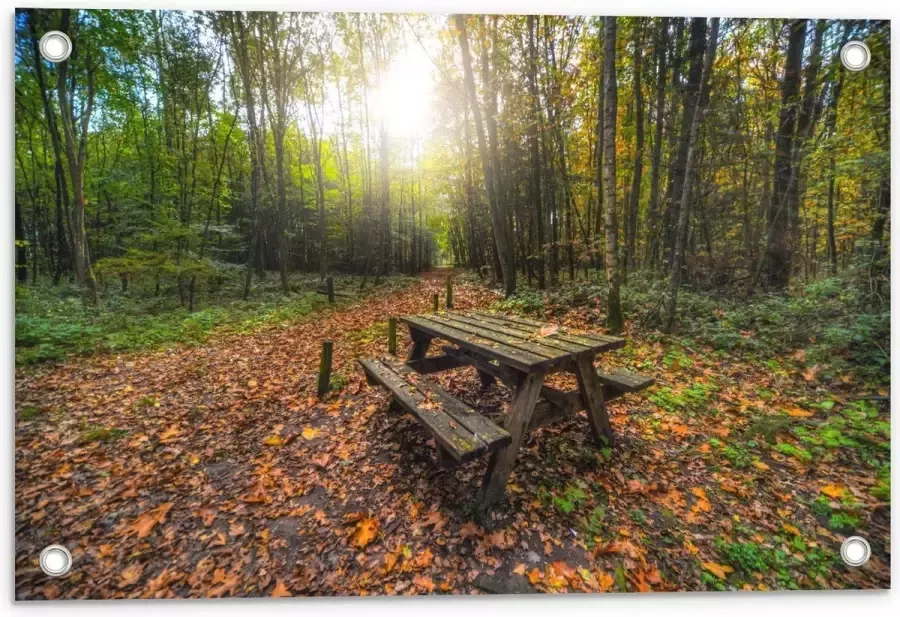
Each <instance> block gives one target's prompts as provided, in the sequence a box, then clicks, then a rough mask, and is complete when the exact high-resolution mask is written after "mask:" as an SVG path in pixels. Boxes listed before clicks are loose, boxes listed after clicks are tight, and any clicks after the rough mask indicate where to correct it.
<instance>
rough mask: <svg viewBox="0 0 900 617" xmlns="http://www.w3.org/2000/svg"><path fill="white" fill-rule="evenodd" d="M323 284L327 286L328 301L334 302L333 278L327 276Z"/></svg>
mask: <svg viewBox="0 0 900 617" xmlns="http://www.w3.org/2000/svg"><path fill="white" fill-rule="evenodd" d="M325 284H326V285H327V286H328V301H329V302H331V303H334V279H333V278H331V277H330V276H329V277H328V278H327V279H325Z"/></svg>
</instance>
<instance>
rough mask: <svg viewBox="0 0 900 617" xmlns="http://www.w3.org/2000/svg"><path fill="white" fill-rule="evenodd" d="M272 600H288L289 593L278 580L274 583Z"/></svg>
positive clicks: (285, 586)
mask: <svg viewBox="0 0 900 617" xmlns="http://www.w3.org/2000/svg"><path fill="white" fill-rule="evenodd" d="M272 597H273V598H290V597H291V592H290V590H288V588H287V585H285V584H284V581H283V580H281V579H280V578H279V579H278V580H277V581H275V589H273V590H272Z"/></svg>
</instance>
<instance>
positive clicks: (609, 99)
mask: <svg viewBox="0 0 900 617" xmlns="http://www.w3.org/2000/svg"><path fill="white" fill-rule="evenodd" d="M604 25H605V28H606V35H605V44H606V50H605V52H604V54H603V83H604V87H605V89H606V96H605V99H606V101H605V102H606V105H605V107H606V108H605V110H604V113H605V114H606V118H605V119H604V125H603V130H604V133H605V135H604V148H605V150H606V151H605V152H604V159H605V160H604V161H603V163H604V167H603V183H604V184H605V185H606V287H607V297H606V300H607V307H606V311H607V314H606V325H607V327H608V328H609V331H610V332H612V333H613V334H616V333H618V332H621V331H622V326H623V325H624V324H623V318H622V306H621V302H620V301H619V271H618V255H617V252H618V246H617V234H618V226H617V223H616V111H617V105H618V98H617V92H616V18H615V17H606V18H604Z"/></svg>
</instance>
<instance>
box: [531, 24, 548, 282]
mask: <svg viewBox="0 0 900 617" xmlns="http://www.w3.org/2000/svg"><path fill="white" fill-rule="evenodd" d="M535 56H536V54H535V48H534V15H529V16H528V93H529V95H530V97H531V122H529V124H528V153H529V156H530V158H531V178H530V180H531V182H530V185H529V190H530V192H531V201H532V203H533V204H534V209H535V227H536V230H537V247H536V248H537V250H536V256H535V260H534V268H535V270H536V271H537V282H538V289H544V288H545V287H546V286H547V281H546V275H545V272H544V211H543V207H542V204H541V154H540V144H539V143H538V131H539V127H540V122H541V110H540V104H541V103H540V99H539V98H538V89H537V60H536V57H535Z"/></svg>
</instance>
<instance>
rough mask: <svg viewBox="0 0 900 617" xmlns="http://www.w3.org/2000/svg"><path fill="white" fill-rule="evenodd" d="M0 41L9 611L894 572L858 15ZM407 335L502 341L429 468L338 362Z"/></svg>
mask: <svg viewBox="0 0 900 617" xmlns="http://www.w3.org/2000/svg"><path fill="white" fill-rule="evenodd" d="M15 27H16V63H15V70H16V149H15V159H16V192H15V214H16V288H15V294H16V350H15V352H16V375H15V381H16V408H15V438H16V441H15V446H16V447H15V450H16V451H15V456H16V463H15V473H16V476H15V480H16V482H15V498H16V506H15V514H16V518H15V523H16V529H15V535H16V563H15V589H16V592H15V593H16V598H17V599H22V600H32V599H49V600H52V599H76V598H97V599H99V598H175V597H198V598H210V597H214V598H221V597H232V596H243V597H247V596H274V597H287V596H303V595H413V594H497V593H568V592H646V591H701V590H709V591H726V590H748V591H749V590H759V591H764V590H790V589H850V588H854V589H855V588H886V587H889V586H890V559H891V556H890V522H891V491H890V472H891V462H890V461H891V450H890V439H891V425H890V394H889V390H890V377H889V376H890V351H891V350H890V345H889V339H890V280H889V267H888V266H889V260H890V220H891V219H890V113H889V110H890V27H889V23H888V22H883V21H877V20H825V19H786V20H776V19H737V18H728V19H724V18H723V19H719V18H705V17H592V16H559V15H554V16H550V15H539V16H534V15H404V14H377V13H376V14H362V13H360V14H350V13H347V14H344V13H264V12H231V11H131V10H74V9H72V10H70V9H53V10H44V9H20V10H19V11H17V13H16V21H15ZM50 29H58V30H59V31H61V32H63V33H65V34H66V35H67V36H68V37H69V39H70V40H71V42H72V44H73V51H72V55H71V56H70V57H69V58H68V59H65V60H63V61H61V62H58V63H53V62H48V61H47V60H45V59H43V58H42V57H41V55H40V54H41V52H40V40H41V37H42V36H43V33H45V32H46V31H48V30H50ZM853 41H858V42H864V43H865V45H866V46H867V47H866V49H868V50H870V51H871V63H870V65H869V66H868V67H866V68H865V70H850V69H847V68H845V67H844V65H843V64H842V60H841V52H842V49H843V48H844V46H845V45H847V44H848V42H853ZM451 297H452V309H453V310H454V311H455V312H450V311H449V310H448V309H450V308H451V306H450V304H451V302H450V301H449V299H450V298H451ZM461 311H462V312H464V311H472V312H471V313H460V312H461ZM485 312H487V313H485ZM485 314H488V315H490V314H493V315H494V316H493V317H490V316H488V317H486V318H485V317H484V315H485ZM492 319H493V321H491V320H492ZM467 320H468V321H467ZM398 323H399V326H398V327H397V329H396V333H397V335H399V336H398V340H397V350H396V358H389V357H388V356H390V355H391V354H390V353H389V338H390V334H389V333H393V332H394V330H393V328H394V326H396V325H397V324H398ZM389 324H393V325H389ZM416 324H418V326H416ZM416 327H418V328H419V329H418V330H417V329H416ZM423 328H432V330H430V332H432V334H434V333H435V332H438V333H439V332H440V331H444V332H445V334H446V336H445V338H444V339H441V337H440V336H439V335H437V334H435V335H434V340H435V341H436V342H441V341H443V342H451V341H450V340H449V339H451V338H453V339H455V340H456V341H457V342H458V341H463V343H467V344H470V347H474V348H480V349H482V350H484V351H485V352H486V353H488V354H489V355H490V354H492V353H494V354H495V355H497V354H499V352H497V349H498V348H499V347H503V346H505V348H506V349H507V352H508V353H507V357H508V359H510V361H511V363H510V364H509V366H505V365H503V364H502V363H499V362H497V361H492V362H493V363H487V364H486V363H484V362H482V363H481V364H478V362H475V361H471V359H470V360H468V362H469V363H470V365H467V366H459V365H458V364H459V363H461V362H462V360H460V358H459V357H455V362H452V363H451V362H450V361H449V360H451V359H453V358H442V359H440V360H439V361H440V362H445V363H446V367H447V370H442V371H441V372H434V373H433V374H429V375H428V379H429V380H430V382H429V383H431V384H434V386H423V388H432V387H437V386H439V387H440V388H442V389H443V391H445V392H446V393H448V394H449V395H450V396H452V397H453V398H454V399H456V400H458V401H459V402H460V404H461V405H464V406H469V407H471V408H472V409H474V410H477V412H478V414H482V415H483V416H484V418H485V419H486V420H485V422H486V423H485V424H483V426H487V427H488V428H490V429H491V430H493V431H494V438H493V440H487V441H484V442H483V443H482V442H477V440H475V441H473V443H474V444H475V446H478V447H479V448H480V446H482V445H483V446H484V448H480V449H478V450H477V452H475V450H474V447H475V446H473V450H472V451H471V452H469V451H466V450H465V449H464V448H463V446H459V444H457V446H459V447H458V448H457V449H456V450H453V453H454V454H455V455H456V461H449V460H448V459H447V457H446V456H445V455H446V454H447V453H448V452H450V451H451V450H452V448H450V449H448V447H447V445H448V444H447V443H440V442H439V441H440V440H437V441H436V440H435V439H433V438H431V436H430V434H429V432H427V431H426V430H423V424H422V422H417V421H416V414H415V413H413V414H412V415H411V414H409V413H404V412H403V411H401V410H398V409H397V407H398V404H397V400H398V399H397V397H396V396H395V397H394V400H393V401H392V397H391V395H389V394H388V393H387V392H385V391H384V389H383V388H381V387H378V386H377V385H373V384H371V383H367V380H366V375H365V374H364V371H363V370H362V369H361V367H360V364H359V360H367V361H369V362H370V364H368V367H369V370H370V372H371V371H373V370H375V369H373V368H372V367H375V368H377V366H376V364H373V363H372V361H373V360H375V359H381V360H378V362H381V361H382V360H385V359H388V360H390V361H391V362H395V361H396V363H397V366H398V367H399V369H398V370H399V371H401V372H402V371H406V368H404V366H405V367H407V368H411V367H415V366H419V367H421V366H422V361H424V360H432V361H433V358H430V357H429V358H423V357H422V355H423V354H424V351H425V349H427V347H428V345H429V344H430V343H431V338H428V340H427V341H423V339H422V338H421V337H423V334H422V333H423V332H425V331H426V330H424V329H423ZM435 328H436V329H435ZM529 329H531V330H536V331H535V332H531V331H530V330H529ZM416 332H418V334H416ZM429 336H430V335H429ZM417 337H418V338H417ZM491 337H493V338H491ZM553 337H556V338H553ZM327 341H330V342H331V343H332V347H331V349H332V351H333V355H332V356H329V354H330V353H331V352H328V353H327V354H325V355H326V357H331V372H330V374H329V373H328V372H327V371H324V370H323V368H322V366H321V365H320V357H321V355H322V350H323V343H325V342H327ZM598 341H606V342H607V343H609V344H608V345H607V347H606V348H604V349H605V350H611V349H613V347H614V348H615V352H614V353H610V354H608V355H606V354H604V355H598V354H599V352H598V350H599V349H600V348H601V345H599V344H598V343H597V342H598ZM592 345H593V346H592ZM435 347H438V348H440V347H441V345H435ZM451 347H452V346H451ZM585 349H587V350H588V351H585ZM445 350H446V348H445ZM459 351H460V350H459V349H456V350H454V349H450V350H449V351H446V355H448V356H449V355H452V354H453V353H458V352H459ZM560 351H565V352H566V353H571V357H569V356H565V355H564V354H559V353H557V352H560ZM541 354H545V355H543V356H542V355H541ZM548 354H549V355H548ZM500 355H502V354H500ZM551 356H552V357H551ZM557 356H558V357H557ZM523 358H525V359H526V360H527V359H528V358H532V359H533V360H534V362H531V361H527V362H526V361H525V360H522V359H523ZM407 359H408V362H406V363H405V364H404V363H403V360H407ZM482 360H483V359H482ZM520 360H521V362H520ZM595 360H596V366H595V364H594V361H595ZM456 361H458V362H456ZM416 362H419V364H418V365H417V364H416ZM552 362H559V363H563V362H570V364H572V365H573V366H577V371H574V372H572V374H565V375H563V374H562V371H560V372H559V373H556V374H549V373H548V374H547V375H545V374H544V373H540V380H543V379H544V377H545V376H546V377H547V380H548V381H547V384H549V385H550V386H552V387H553V388H558V389H559V391H560V392H563V391H564V390H566V389H568V390H569V391H577V392H580V396H581V403H582V405H583V406H584V407H586V408H587V409H588V410H587V412H585V411H579V412H577V413H574V415H571V414H570V415H568V416H567V417H565V418H564V419H563V418H562V417H560V418H556V420H558V421H556V422H555V423H553V424H546V425H543V424H542V425H540V426H537V425H532V424H529V418H530V417H532V416H530V414H531V413H532V411H533V410H535V409H537V408H538V407H539V404H538V403H536V401H537V399H538V397H539V396H544V392H545V388H543V385H542V384H543V382H542V381H528V379H530V377H522V376H521V375H525V374H528V375H531V373H527V371H528V370H530V369H531V368H533V367H539V368H541V367H543V368H546V367H547V366H550V364H551V363H552ZM326 363H327V362H326ZM451 365H452V366H451ZM560 365H561V364H560ZM379 366H382V367H383V366H387V365H386V364H382V365H379ZM554 366H555V365H554ZM567 366H568V365H567ZM523 367H524V368H523ZM557 368H558V367H557ZM595 369H597V370H599V371H601V372H606V373H609V372H615V371H618V370H624V371H628V372H629V374H632V375H633V376H636V377H634V379H635V380H636V381H635V383H636V382H637V381H638V378H640V379H639V381H640V385H639V386H638V385H635V386H634V388H631V389H628V390H627V391H626V390H623V391H621V392H617V393H616V398H615V399H614V400H612V399H610V400H605V399H604V397H605V396H606V394H605V392H608V391H609V390H607V389H606V386H608V384H606V383H605V382H604V384H603V385H601V384H599V383H595V384H593V385H591V384H590V383H588V385H585V376H586V375H593V374H594V372H595ZM392 370H393V369H392ZM416 370H418V369H416ZM485 370H488V371H496V372H497V373H498V374H503V375H507V376H509V375H512V376H513V377H512V380H513V382H515V380H517V379H521V380H522V381H521V383H525V382H526V381H528V383H529V384H532V385H529V386H527V388H525V387H523V389H528V388H531V390H529V392H530V394H528V395H527V396H524V398H528V404H527V405H524V406H523V405H518V404H517V402H516V401H517V400H518V398H517V397H519V390H518V389H517V388H512V389H511V388H510V387H508V385H505V384H506V382H504V381H503V380H502V379H501V380H500V381H495V380H492V379H488V378H487V377H488V376H487V375H486V374H485ZM538 373H539V371H537V372H535V373H534V374H535V375H537V374H538ZM320 375H325V377H324V378H323V380H320V379H319V376H320ZM396 375H400V373H396ZM396 375H394V376H393V377H390V376H389V377H390V379H393V378H394V377H396ZM371 376H372V375H371V374H370V377H371ZM386 379H387V378H386ZM598 379H599V377H598ZM385 383H387V382H385ZM535 383H536V384H537V385H536V386H533V384H535ZM382 385H384V384H382ZM403 387H404V386H403V385H402V384H401V385H398V386H396V388H395V390H396V391H395V395H396V394H397V392H401V390H402V388H403ZM573 388H574V389H575V390H573ZM318 390H321V391H322V394H319V393H318ZM326 390H327V392H326ZM424 391H425V390H424V389H423V390H421V392H424ZM592 392H593V394H592V396H593V395H596V397H595V398H596V400H597V401H599V406H598V405H593V406H592V403H591V397H590V396H588V395H589V394H591V393H592ZM401 393H402V392H401ZM417 396H418V397H419V398H418V399H417V401H418V402H419V403H422V402H424V405H422V406H421V407H422V410H424V411H434V409H433V407H431V404H432V403H433V401H432V400H431V399H429V398H428V396H422V395H421V394H419V395H417ZM417 401H413V403H416V402H417ZM407 403H408V402H407ZM401 407H402V406H401ZM600 407H603V408H604V409H605V411H604V412H603V415H602V416H601V415H597V414H596V413H595V412H596V411H597V409H599V408H600ZM410 408H413V409H414V410H415V409H418V408H417V407H415V405H413V404H412V403H408V404H407V409H406V411H409V409H410ZM520 408H521V409H526V408H527V411H528V413H526V414H524V415H521V416H520V415H518V412H517V411H516V410H517V409H520ZM438 411H440V410H438ZM571 411H573V412H574V411H575V406H574V404H573V405H572V407H571ZM607 412H608V418H607V417H606V414H607ZM535 413H537V412H535ZM433 415H434V416H436V415H438V414H433ZM534 417H536V416H534ZM522 418H524V420H522ZM418 419H419V420H422V417H419V418H418ZM520 420H521V422H520ZM488 421H489V423H487V422H488ZM423 422H424V421H423ZM517 423H520V424H522V426H518V428H517V426H516V425H517ZM603 423H607V425H606V426H601V424H603ZM448 426H449V427H450V429H453V430H454V431H455V430H456V429H458V428H459V427H458V426H457V425H456V423H455V421H452V420H451V421H449V423H448ZM432 428H433V427H432ZM464 428H465V427H464ZM532 429H533V430H532ZM451 432H452V431H451ZM507 433H508V434H507ZM600 433H603V435H605V436H606V437H610V436H614V439H613V440H611V441H608V442H603V441H602V440H601V439H598V437H600V436H601V435H600ZM523 435H524V436H523ZM476 437H477V435H476ZM604 443H605V444H607V445H603V444H604ZM509 444H512V445H509ZM451 445H452V444H451ZM463 445H465V444H463ZM507 447H509V448H513V449H512V450H509V451H507V450H501V448H507ZM488 450H490V451H489V452H488ZM502 452H507V454H509V452H511V455H503V456H506V459H505V460H504V461H503V462H502V464H503V465H505V468H504V469H503V470H502V473H499V474H497V473H495V471H496V469H495V467H496V461H497V460H499V458H498V457H501V458H502V456H501V455H502ZM469 454H472V455H471V456H469ZM475 454H477V456H476V455H475ZM436 458H437V459H438V460H437V461H436V460H435V459H436ZM451 462H454V463H457V464H453V465H451V464H449V463H451ZM513 463H514V465H513ZM492 474H493V475H494V476H496V477H500V476H502V477H501V478H500V481H497V482H495V483H494V484H493V485H491V483H490V482H485V484H484V486H485V491H486V492H487V491H490V490H491V489H490V488H489V487H490V486H493V488H494V489H497V488H498V487H499V489H500V490H494V491H493V500H492V502H491V507H490V508H485V507H483V505H484V504H483V503H482V502H480V501H479V499H477V496H476V493H477V490H478V487H479V486H480V485H481V482H482V478H490V477H492ZM854 535H859V536H863V537H865V538H866V539H867V540H868V542H869V543H870V545H871V549H872V557H871V559H870V560H869V561H868V563H866V564H865V565H864V566H863V567H859V568H854V567H848V566H847V565H845V564H844V563H843V562H841V560H840V548H841V544H842V542H843V541H844V539H845V538H847V537H849V536H854ZM54 542H59V543H61V544H64V545H65V546H66V547H67V548H68V550H70V551H71V554H72V557H73V560H74V566H73V568H72V571H71V572H69V573H68V574H67V575H66V576H63V577H59V578H48V576H46V575H45V574H44V573H43V572H42V571H41V569H40V567H39V558H38V556H39V554H40V551H41V549H42V548H43V547H45V546H46V545H48V544H51V543H54Z"/></svg>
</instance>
